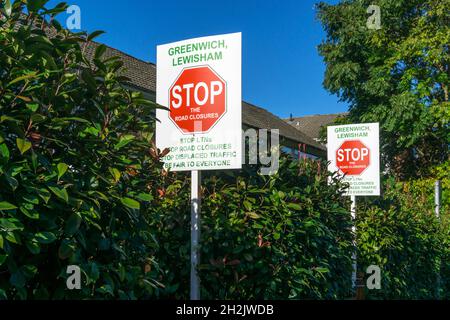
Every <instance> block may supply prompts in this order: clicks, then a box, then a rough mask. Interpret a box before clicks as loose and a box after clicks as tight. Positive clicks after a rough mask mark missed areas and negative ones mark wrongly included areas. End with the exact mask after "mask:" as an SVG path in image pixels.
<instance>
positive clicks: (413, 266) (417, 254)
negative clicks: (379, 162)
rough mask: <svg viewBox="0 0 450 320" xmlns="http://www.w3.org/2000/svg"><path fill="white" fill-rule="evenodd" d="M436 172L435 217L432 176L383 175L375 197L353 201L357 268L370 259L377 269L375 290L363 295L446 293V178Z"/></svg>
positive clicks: (449, 263)
mask: <svg viewBox="0 0 450 320" xmlns="http://www.w3.org/2000/svg"><path fill="white" fill-rule="evenodd" d="M437 178H440V179H442V182H443V186H444V192H443V199H442V208H441V216H440V219H438V218H436V216H435V213H434V182H435V179H423V180H416V181H410V182H404V183H395V182H394V181H391V180H388V181H386V183H385V184H384V186H383V190H384V194H383V196H382V197H381V198H379V199H377V200H376V201H372V202H366V203H362V204H361V205H359V206H358V219H357V230H358V231H357V236H358V249H359V253H358V261H359V264H360V267H361V269H360V270H361V271H363V272H364V271H365V270H366V267H367V266H369V265H371V264H374V265H378V266H380V267H381V275H382V281H381V290H366V294H367V296H368V298H370V299H380V298H382V299H436V298H438V297H440V298H445V299H448V298H450V291H449V284H450V249H449V248H450V224H449V222H450V220H449V218H450V215H449V212H450V210H449V209H450V205H449V204H450V203H449V202H450V201H449V199H450V198H449V197H448V188H447V187H448V184H449V179H448V177H447V176H439V175H438V176H437ZM438 277H440V278H441V279H440V281H441V286H440V290H438Z"/></svg>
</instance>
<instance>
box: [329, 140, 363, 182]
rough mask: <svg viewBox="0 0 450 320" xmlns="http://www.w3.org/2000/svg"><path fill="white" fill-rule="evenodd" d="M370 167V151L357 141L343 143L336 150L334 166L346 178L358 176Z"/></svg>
mask: <svg viewBox="0 0 450 320" xmlns="http://www.w3.org/2000/svg"><path fill="white" fill-rule="evenodd" d="M369 165H370V150H369V148H367V147H366V146H365V145H364V143H362V142H361V141H359V140H349V141H345V142H344V143H343V144H342V145H341V146H340V147H339V148H338V149H337V150H336V166H337V167H338V168H339V170H341V171H342V173H344V174H346V175H348V176H357V175H360V174H361V173H362V172H363V171H364V170H366V169H367V167H368V166H369Z"/></svg>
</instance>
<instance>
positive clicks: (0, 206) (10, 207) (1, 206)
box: [0, 201, 17, 210]
mask: <svg viewBox="0 0 450 320" xmlns="http://www.w3.org/2000/svg"><path fill="white" fill-rule="evenodd" d="M13 209H17V207H16V206H15V205H13V204H11V203H9V202H6V201H1V202H0V210H13Z"/></svg>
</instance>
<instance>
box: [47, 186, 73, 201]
mask: <svg viewBox="0 0 450 320" xmlns="http://www.w3.org/2000/svg"><path fill="white" fill-rule="evenodd" d="M48 188H49V189H50V191H51V192H53V193H54V194H55V195H56V196H57V197H58V198H60V199H61V200H64V201H65V202H69V195H68V193H67V190H66V189H64V188H58V187H48Z"/></svg>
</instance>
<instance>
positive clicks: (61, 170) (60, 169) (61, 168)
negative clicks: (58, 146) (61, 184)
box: [57, 162, 69, 180]
mask: <svg viewBox="0 0 450 320" xmlns="http://www.w3.org/2000/svg"><path fill="white" fill-rule="evenodd" d="M68 168H69V166H68V165H67V164H65V163H63V162H61V163H58V166H57V169H58V180H59V179H60V178H61V177H62V176H63V175H64V174H65V173H66V172H67V169H68Z"/></svg>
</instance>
